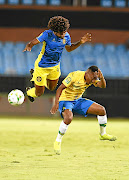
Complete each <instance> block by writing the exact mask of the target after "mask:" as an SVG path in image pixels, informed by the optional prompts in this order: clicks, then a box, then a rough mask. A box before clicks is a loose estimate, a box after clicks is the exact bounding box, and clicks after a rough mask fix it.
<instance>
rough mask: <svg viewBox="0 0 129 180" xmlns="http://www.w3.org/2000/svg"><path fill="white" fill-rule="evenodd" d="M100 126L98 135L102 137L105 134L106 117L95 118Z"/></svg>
mask: <svg viewBox="0 0 129 180" xmlns="http://www.w3.org/2000/svg"><path fill="white" fill-rule="evenodd" d="M97 118H98V122H99V125H100V134H101V135H102V136H103V135H104V134H106V124H107V115H104V116H97Z"/></svg>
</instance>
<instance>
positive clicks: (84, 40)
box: [80, 33, 91, 44]
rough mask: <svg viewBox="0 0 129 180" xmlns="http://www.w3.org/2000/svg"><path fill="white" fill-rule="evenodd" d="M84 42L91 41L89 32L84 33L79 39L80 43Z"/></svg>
mask: <svg viewBox="0 0 129 180" xmlns="http://www.w3.org/2000/svg"><path fill="white" fill-rule="evenodd" d="M85 42H91V33H86V34H85V35H84V36H83V37H82V38H81V40H80V43H81V44H84V43H85Z"/></svg>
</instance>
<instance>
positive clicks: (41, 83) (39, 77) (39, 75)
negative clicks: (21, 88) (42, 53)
mask: <svg viewBox="0 0 129 180" xmlns="http://www.w3.org/2000/svg"><path fill="white" fill-rule="evenodd" d="M47 75H48V73H47V72H46V69H45V68H40V67H36V68H35V69H34V72H33V78H32V79H31V81H34V84H35V87H33V88H27V89H26V90H27V96H28V99H29V100H30V101H31V102H33V101H34V100H35V98H36V97H39V96H41V95H42V94H43V93H44V90H45V85H46V77H47Z"/></svg>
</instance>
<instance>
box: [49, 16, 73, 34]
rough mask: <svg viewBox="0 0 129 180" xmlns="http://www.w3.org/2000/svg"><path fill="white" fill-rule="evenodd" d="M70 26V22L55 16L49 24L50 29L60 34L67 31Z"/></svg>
mask: <svg viewBox="0 0 129 180" xmlns="http://www.w3.org/2000/svg"><path fill="white" fill-rule="evenodd" d="M69 26H70V24H69V20H68V19H66V18H64V17H62V16H54V17H52V18H50V20H49V22H48V28H49V29H51V30H52V31H54V32H58V33H62V32H65V31H67V30H68V28H69Z"/></svg>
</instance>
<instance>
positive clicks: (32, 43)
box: [23, 38, 40, 52]
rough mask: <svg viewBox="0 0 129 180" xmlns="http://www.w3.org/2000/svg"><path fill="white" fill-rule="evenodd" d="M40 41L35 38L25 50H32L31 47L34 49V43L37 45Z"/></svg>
mask: <svg viewBox="0 0 129 180" xmlns="http://www.w3.org/2000/svg"><path fill="white" fill-rule="evenodd" d="M39 43H40V42H39V41H38V39H36V38H35V39H33V40H32V41H30V42H29V43H28V44H27V45H26V47H25V49H24V50H23V52H24V51H31V49H32V47H33V46H34V45H36V44H39Z"/></svg>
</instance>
